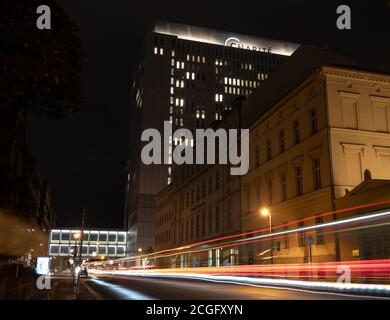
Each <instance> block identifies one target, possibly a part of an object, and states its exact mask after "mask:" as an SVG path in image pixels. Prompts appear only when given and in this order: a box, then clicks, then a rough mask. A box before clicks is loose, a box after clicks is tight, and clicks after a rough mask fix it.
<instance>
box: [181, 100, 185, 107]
mask: <svg viewBox="0 0 390 320" xmlns="http://www.w3.org/2000/svg"><path fill="white" fill-rule="evenodd" d="M180 107H184V99H180Z"/></svg>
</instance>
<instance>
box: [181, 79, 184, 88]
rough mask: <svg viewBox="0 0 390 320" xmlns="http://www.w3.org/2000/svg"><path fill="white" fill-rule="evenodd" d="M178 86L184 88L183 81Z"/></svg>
mask: <svg viewBox="0 0 390 320" xmlns="http://www.w3.org/2000/svg"><path fill="white" fill-rule="evenodd" d="M180 86H181V87H182V88H184V80H181V83H180Z"/></svg>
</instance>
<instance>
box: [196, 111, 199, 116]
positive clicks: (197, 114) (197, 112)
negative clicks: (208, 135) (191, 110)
mask: <svg viewBox="0 0 390 320" xmlns="http://www.w3.org/2000/svg"><path fill="white" fill-rule="evenodd" d="M196 118H199V110H197V111H196Z"/></svg>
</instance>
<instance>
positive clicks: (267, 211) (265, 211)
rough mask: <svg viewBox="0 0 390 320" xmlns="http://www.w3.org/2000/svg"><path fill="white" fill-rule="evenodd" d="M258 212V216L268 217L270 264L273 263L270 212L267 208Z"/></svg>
mask: <svg viewBox="0 0 390 320" xmlns="http://www.w3.org/2000/svg"><path fill="white" fill-rule="evenodd" d="M259 211H260V214H261V215H262V216H263V217H268V221H269V235H270V242H271V251H270V254H271V264H273V263H274V260H273V259H274V258H273V250H272V249H273V241H272V237H271V234H272V215H271V212H270V210H269V209H268V208H262V209H260V210H259Z"/></svg>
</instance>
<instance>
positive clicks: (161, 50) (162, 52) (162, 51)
mask: <svg viewBox="0 0 390 320" xmlns="http://www.w3.org/2000/svg"><path fill="white" fill-rule="evenodd" d="M163 54H164V48H160V55H161V56H162V55H163Z"/></svg>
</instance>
